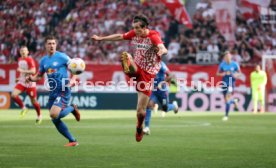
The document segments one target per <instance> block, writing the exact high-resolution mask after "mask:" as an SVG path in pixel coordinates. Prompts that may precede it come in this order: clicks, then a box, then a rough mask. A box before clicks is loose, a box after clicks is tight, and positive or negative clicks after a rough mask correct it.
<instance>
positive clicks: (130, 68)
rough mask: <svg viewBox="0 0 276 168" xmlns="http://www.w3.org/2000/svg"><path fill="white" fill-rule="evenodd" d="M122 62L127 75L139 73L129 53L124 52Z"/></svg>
mask: <svg viewBox="0 0 276 168" xmlns="http://www.w3.org/2000/svg"><path fill="white" fill-rule="evenodd" d="M121 61H122V66H123V70H124V72H125V73H126V74H134V73H136V72H137V66H136V64H135V63H134V60H133V58H132V56H131V55H130V54H129V53H127V52H123V53H122V55H121Z"/></svg>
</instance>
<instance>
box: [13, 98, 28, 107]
mask: <svg viewBox="0 0 276 168" xmlns="http://www.w3.org/2000/svg"><path fill="white" fill-rule="evenodd" d="M13 100H14V101H15V103H16V104H18V105H19V107H20V108H21V109H23V108H24V107H25V106H24V104H23V102H22V100H21V99H20V98H19V96H16V97H13Z"/></svg>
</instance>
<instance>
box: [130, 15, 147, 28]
mask: <svg viewBox="0 0 276 168" xmlns="http://www.w3.org/2000/svg"><path fill="white" fill-rule="evenodd" d="M137 22H140V23H141V25H140V26H141V27H142V28H144V27H148V25H149V20H148V18H147V17H146V16H145V15H136V16H134V18H133V23H137Z"/></svg>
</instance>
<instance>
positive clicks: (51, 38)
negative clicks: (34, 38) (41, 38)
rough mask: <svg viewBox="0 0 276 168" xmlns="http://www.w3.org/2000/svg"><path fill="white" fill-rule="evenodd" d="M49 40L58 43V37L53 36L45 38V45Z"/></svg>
mask: <svg viewBox="0 0 276 168" xmlns="http://www.w3.org/2000/svg"><path fill="white" fill-rule="evenodd" d="M47 40H56V42H57V39H56V37H55V36H53V35H48V36H47V37H46V38H45V43H46V42H47Z"/></svg>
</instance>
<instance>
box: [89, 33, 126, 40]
mask: <svg viewBox="0 0 276 168" xmlns="http://www.w3.org/2000/svg"><path fill="white" fill-rule="evenodd" d="M91 38H92V39H93V40H95V41H120V40H124V38H123V34H112V35H109V36H97V35H93V36H92V37H91Z"/></svg>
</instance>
